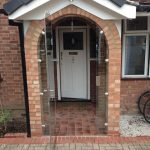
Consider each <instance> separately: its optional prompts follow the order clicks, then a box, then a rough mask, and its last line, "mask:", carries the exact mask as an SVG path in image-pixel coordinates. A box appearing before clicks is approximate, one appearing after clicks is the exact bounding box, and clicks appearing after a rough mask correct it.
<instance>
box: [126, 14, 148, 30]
mask: <svg viewBox="0 0 150 150" xmlns="http://www.w3.org/2000/svg"><path fill="white" fill-rule="evenodd" d="M137 17H142V16H137ZM143 17H147V30H130V31H128V30H127V20H124V27H125V33H141V32H142V33H147V32H150V27H149V24H150V17H148V16H143Z"/></svg>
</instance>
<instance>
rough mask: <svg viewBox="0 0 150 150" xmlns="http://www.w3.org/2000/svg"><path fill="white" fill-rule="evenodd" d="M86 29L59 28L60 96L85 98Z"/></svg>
mask: <svg viewBox="0 0 150 150" xmlns="http://www.w3.org/2000/svg"><path fill="white" fill-rule="evenodd" d="M86 51H87V50H86V30H85V29H74V30H73V31H71V29H61V30H60V71H61V73H60V74H61V97H64V98H78V99H87V66H86Z"/></svg>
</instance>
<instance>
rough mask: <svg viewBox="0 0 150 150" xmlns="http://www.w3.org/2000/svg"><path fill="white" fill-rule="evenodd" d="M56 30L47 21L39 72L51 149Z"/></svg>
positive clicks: (53, 123) (52, 141)
mask: <svg viewBox="0 0 150 150" xmlns="http://www.w3.org/2000/svg"><path fill="white" fill-rule="evenodd" d="M54 34H55V33H54V30H53V28H52V24H51V23H49V22H47V21H46V19H45V28H44V29H43V31H42V33H41V37H40V40H39V71H40V81H41V84H40V85H41V93H40V94H41V105H42V121H43V125H42V127H43V134H44V135H46V136H49V137H50V144H49V149H50V150H53V149H55V143H54V140H53V139H54V136H56V134H55V133H56V132H55V126H56V119H55V118H56V117H55V115H56V93H55V80H56V79H55V69H56V66H57V65H56V64H57V61H56V58H55V52H54V49H55V48H54V47H55V45H54V37H55V35H54Z"/></svg>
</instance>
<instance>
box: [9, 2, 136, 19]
mask: <svg viewBox="0 0 150 150" xmlns="http://www.w3.org/2000/svg"><path fill="white" fill-rule="evenodd" d="M70 4H73V5H75V6H77V7H79V8H81V9H83V10H85V11H88V12H90V13H91V14H93V15H95V16H97V17H99V18H102V19H104V20H111V19H112V20H117V19H127V18H135V17H136V7H135V6H130V5H124V6H123V7H122V8H119V7H117V6H116V5H115V4H113V3H112V2H110V1H109V0H74V1H72V2H71V1H69V0H34V1H33V2H31V3H29V4H28V5H25V6H22V7H21V8H20V9H18V10H17V11H15V12H14V13H13V14H12V15H10V16H9V19H13V20H14V19H16V20H41V19H44V16H45V12H46V11H49V12H50V14H53V13H55V12H57V11H59V10H61V9H63V8H64V7H66V6H69V5H70ZM98 4H99V5H98Z"/></svg>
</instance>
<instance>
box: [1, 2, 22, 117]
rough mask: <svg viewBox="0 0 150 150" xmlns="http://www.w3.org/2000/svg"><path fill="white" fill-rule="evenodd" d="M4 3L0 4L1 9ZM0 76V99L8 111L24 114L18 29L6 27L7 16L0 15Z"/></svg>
mask: <svg viewBox="0 0 150 150" xmlns="http://www.w3.org/2000/svg"><path fill="white" fill-rule="evenodd" d="M3 3H4V1H1V2H0V7H1V8H2V5H3ZM0 74H1V76H2V78H3V83H2V85H1V88H0V99H1V100H2V102H3V104H4V105H5V106H7V107H8V108H9V109H13V110H16V111H14V113H15V114H16V115H20V114H21V113H18V111H20V110H21V111H23V113H24V94H23V80H22V67H21V54H20V48H19V34H18V28H17V27H13V26H9V25H8V18H7V16H5V15H3V14H0Z"/></svg>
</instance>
